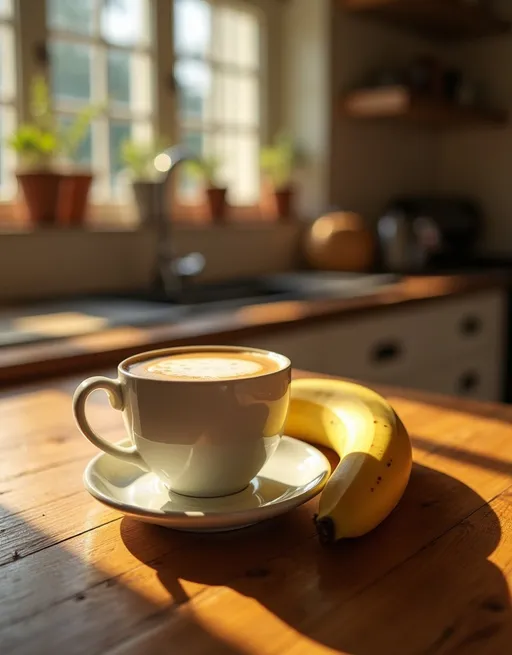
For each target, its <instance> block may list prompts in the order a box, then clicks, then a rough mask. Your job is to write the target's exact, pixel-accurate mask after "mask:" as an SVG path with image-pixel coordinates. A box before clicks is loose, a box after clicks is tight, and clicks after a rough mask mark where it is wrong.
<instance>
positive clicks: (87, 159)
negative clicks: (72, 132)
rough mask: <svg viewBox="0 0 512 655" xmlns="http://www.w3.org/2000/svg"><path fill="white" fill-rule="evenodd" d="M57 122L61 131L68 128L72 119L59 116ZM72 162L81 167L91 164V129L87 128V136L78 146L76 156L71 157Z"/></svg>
mask: <svg viewBox="0 0 512 655" xmlns="http://www.w3.org/2000/svg"><path fill="white" fill-rule="evenodd" d="M58 121H59V124H60V126H61V127H62V128H63V129H67V128H69V127H70V126H71V125H72V124H73V122H74V119H73V117H71V116H59V117H58ZM72 160H73V163H75V164H79V165H81V166H89V165H90V164H91V162H92V135H91V128H90V127H89V128H88V130H87V134H86V136H85V138H84V140H83V141H82V143H81V144H80V145H79V147H78V149H77V152H76V154H73V155H72Z"/></svg>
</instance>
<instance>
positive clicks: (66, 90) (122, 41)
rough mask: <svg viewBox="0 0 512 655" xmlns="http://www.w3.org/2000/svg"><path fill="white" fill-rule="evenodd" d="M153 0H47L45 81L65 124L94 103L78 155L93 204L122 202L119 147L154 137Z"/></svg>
mask: <svg viewBox="0 0 512 655" xmlns="http://www.w3.org/2000/svg"><path fill="white" fill-rule="evenodd" d="M150 4H151V3H150V0H47V22H48V37H49V53H50V77H51V86H52V92H53V96H54V99H55V110H56V112H57V114H58V116H59V119H60V120H61V121H62V122H66V121H70V120H72V118H73V114H76V112H77V111H78V110H79V109H80V108H81V107H83V106H84V104H92V105H93V106H97V107H101V108H102V109H104V110H105V112H104V113H103V112H102V114H101V116H100V117H99V118H97V119H96V120H94V122H93V124H92V127H91V130H90V134H89V135H88V138H87V139H86V141H85V143H84V145H83V147H82V148H81V151H80V152H79V153H78V159H79V162H80V163H83V164H88V165H92V168H93V170H94V171H95V173H96V176H97V183H96V187H95V192H96V200H98V201H108V200H112V199H116V198H119V195H120V190H121V189H122V185H119V184H118V180H119V176H118V174H119V172H120V170H121V162H120V160H119V150H120V146H121V143H122V142H123V141H124V140H125V139H127V138H130V137H133V138H135V139H149V138H152V134H153V131H154V125H153V115H154V109H155V108H154V106H153V105H154V103H153V84H152V73H153V70H154V56H155V55H154V50H153V47H152V45H151V44H152V39H151V29H150V9H151V7H150Z"/></svg>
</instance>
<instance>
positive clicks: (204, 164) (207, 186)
mask: <svg viewBox="0 0 512 655" xmlns="http://www.w3.org/2000/svg"><path fill="white" fill-rule="evenodd" d="M187 170H188V172H189V173H190V175H192V176H194V177H197V178H199V179H200V180H202V182H203V184H204V191H205V195H206V204H207V206H208V212H209V214H210V218H211V219H212V220H213V221H214V222H223V221H224V220H225V218H226V209H227V200H226V196H227V192H228V190H227V188H226V187H225V186H223V185H222V184H221V183H220V180H219V170H220V162H219V160H218V159H216V158H215V157H198V158H196V159H191V160H190V161H188V162H187Z"/></svg>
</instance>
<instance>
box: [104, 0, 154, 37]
mask: <svg viewBox="0 0 512 655" xmlns="http://www.w3.org/2000/svg"><path fill="white" fill-rule="evenodd" d="M148 33H149V2H148V0H103V7H102V11H101V35H102V36H103V38H104V39H105V40H106V41H108V42H109V43H113V44H118V45H132V44H137V43H142V42H144V43H146V42H147V41H148Z"/></svg>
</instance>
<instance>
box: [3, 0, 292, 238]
mask: <svg viewBox="0 0 512 655" xmlns="http://www.w3.org/2000/svg"><path fill="white" fill-rule="evenodd" d="M208 1H209V2H211V3H213V4H215V3H220V4H224V5H231V6H234V7H240V6H244V7H245V8H247V9H248V10H250V11H252V12H255V13H257V15H258V19H259V20H260V23H261V26H262V29H261V30H260V52H261V67H260V80H261V81H260V108H259V109H260V127H259V133H260V142H261V143H265V142H266V141H267V140H268V137H269V135H270V134H273V133H274V132H275V131H276V130H277V129H278V127H279V125H280V122H281V121H280V104H281V103H280V102H274V103H273V106H271V105H270V103H269V95H270V92H271V90H274V91H275V90H276V89H279V81H278V77H280V59H281V53H280V49H279V42H280V22H281V21H280V20H278V21H276V20H275V18H276V16H279V18H281V15H282V6H281V5H282V3H280V2H277V1H276V0H208ZM149 2H150V16H149V21H150V29H151V30H152V35H153V38H152V39H150V43H151V45H152V52H153V56H154V62H155V66H154V69H153V101H154V107H155V111H154V114H153V129H154V130H155V133H156V134H160V135H173V137H174V138H173V139H172V141H173V142H175V143H176V142H179V140H180V134H181V129H180V125H179V120H178V107H177V104H178V99H177V92H176V82H175V79H174V74H173V71H174V63H175V60H176V58H177V57H176V52H175V49H174V42H173V41H174V37H173V28H174V25H173V18H174V7H173V5H174V2H173V0H149ZM13 4H14V12H15V39H16V49H17V57H18V61H17V66H16V75H17V80H16V81H17V96H16V108H17V122H18V124H19V123H21V122H23V121H25V120H27V119H28V117H29V115H30V111H29V109H30V108H29V92H30V80H31V79H32V78H33V77H34V75H36V74H43V75H45V76H47V78H48V77H49V58H48V44H49V40H48V39H49V35H50V31H49V30H48V28H47V23H46V0H16V1H15V2H14V3H13ZM269 11H272V12H275V13H274V15H273V17H272V19H270V18H269ZM278 12H279V13H278ZM62 33H64V32H62ZM21 35H22V36H23V38H21ZM73 37H74V40H75V41H76V40H77V39H78V38H79V37H78V36H77V35H74V34H73ZM102 41H103V40H102ZM109 47H110V45H109ZM114 47H115V48H116V49H117V48H119V49H122V46H121V47H120V46H114ZM270 58H272V59H275V60H276V62H277V65H276V66H275V67H274V66H273V67H272V69H273V70H272V71H271V70H270V67H269V66H268V61H269V59H270ZM276 81H277V84H276ZM279 101H280V98H279ZM175 196H176V194H174V193H173V194H172V215H173V216H175V217H176V218H177V221H178V222H180V223H181V222H182V221H183V223H185V224H186V223H189V221H192V222H202V221H203V219H204V210H203V208H202V207H198V206H190V205H182V204H181V203H179V202H177V201H176V197H175ZM21 205H22V203H20V202H19V198H17V197H15V198H13V199H12V200H11V201H2V200H0V223H6V222H7V223H8V225H9V226H12V225H13V217H14V221H16V222H17V221H18V220H19V217H20V215H22V207H21ZM125 208H126V205H125V204H123V205H120V204H119V203H113V202H106V203H105V202H103V203H97V204H96V203H95V204H92V203H91V205H90V212H89V217H90V219H91V220H92V223H93V224H98V225H100V224H101V225H108V223H109V222H110V221H111V220H112V221H114V222H116V223H117V224H119V216H120V213H122V211H120V210H123V209H125ZM232 214H233V215H232V217H233V218H235V219H237V218H240V219H244V220H251V219H252V218H254V219H257V220H258V221H259V220H260V218H261V217H260V216H259V215H258V214H259V211H258V207H257V206H250V207H249V206H245V207H244V206H238V207H236V208H234V210H233V212H232ZM132 220H133V219H130V218H128V219H127V221H128V223H131V222H132Z"/></svg>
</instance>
